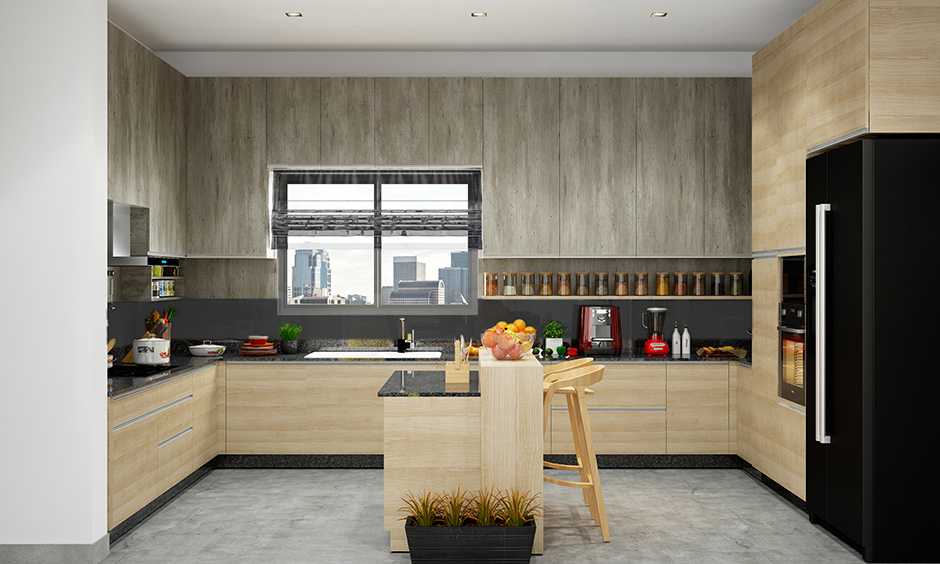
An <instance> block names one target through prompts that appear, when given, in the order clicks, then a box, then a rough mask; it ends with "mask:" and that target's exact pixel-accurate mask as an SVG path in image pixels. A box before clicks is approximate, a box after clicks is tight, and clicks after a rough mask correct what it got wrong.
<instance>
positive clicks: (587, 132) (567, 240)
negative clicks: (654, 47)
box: [559, 78, 637, 255]
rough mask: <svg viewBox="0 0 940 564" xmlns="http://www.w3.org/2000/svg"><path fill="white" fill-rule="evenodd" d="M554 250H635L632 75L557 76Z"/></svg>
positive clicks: (602, 252) (595, 252) (569, 252)
mask: <svg viewBox="0 0 940 564" xmlns="http://www.w3.org/2000/svg"><path fill="white" fill-rule="evenodd" d="M560 100H561V102H560V103H561V107H560V112H559V113H560V128H561V135H560V148H559V154H560V159H561V162H560V167H559V169H560V171H561V178H560V198H561V207H562V209H564V213H562V214H560V233H561V241H560V245H561V247H560V251H559V252H560V253H561V254H562V255H578V254H588V255H608V254H610V255H622V254H633V253H635V252H636V157H637V155H636V142H637V137H636V79H633V78H563V79H561V96H560Z"/></svg>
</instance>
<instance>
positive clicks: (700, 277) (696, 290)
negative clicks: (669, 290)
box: [692, 272, 705, 296]
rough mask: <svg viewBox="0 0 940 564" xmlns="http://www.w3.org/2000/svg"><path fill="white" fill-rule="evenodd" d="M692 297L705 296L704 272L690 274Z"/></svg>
mask: <svg viewBox="0 0 940 564" xmlns="http://www.w3.org/2000/svg"><path fill="white" fill-rule="evenodd" d="M692 295H693V296H704V295H705V273H704V272H693V273H692Z"/></svg>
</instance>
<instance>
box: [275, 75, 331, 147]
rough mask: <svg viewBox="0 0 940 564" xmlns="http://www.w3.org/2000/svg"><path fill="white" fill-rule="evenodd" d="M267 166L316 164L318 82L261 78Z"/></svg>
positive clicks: (318, 144)
mask: <svg viewBox="0 0 940 564" xmlns="http://www.w3.org/2000/svg"><path fill="white" fill-rule="evenodd" d="M265 87H266V96H265V107H266V111H265V115H266V119H267V125H266V127H265V136H266V138H267V162H268V164H294V165H305V164H318V163H319V162H320V79H318V78H267V79H265Z"/></svg>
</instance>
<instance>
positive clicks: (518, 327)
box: [512, 319, 526, 333]
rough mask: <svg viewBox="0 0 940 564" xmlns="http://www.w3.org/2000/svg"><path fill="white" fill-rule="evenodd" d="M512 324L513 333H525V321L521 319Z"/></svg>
mask: <svg viewBox="0 0 940 564" xmlns="http://www.w3.org/2000/svg"><path fill="white" fill-rule="evenodd" d="M512 324H513V331H516V332H517V333H518V332H521V331H524V330H525V328H526V324H525V321H523V320H521V319H517V320H515V321H513V322H512Z"/></svg>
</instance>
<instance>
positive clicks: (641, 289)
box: [633, 272, 650, 296]
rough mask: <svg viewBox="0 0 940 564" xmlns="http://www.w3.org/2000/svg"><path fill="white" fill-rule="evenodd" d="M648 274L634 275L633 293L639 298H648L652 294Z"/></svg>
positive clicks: (635, 273)
mask: <svg viewBox="0 0 940 564" xmlns="http://www.w3.org/2000/svg"><path fill="white" fill-rule="evenodd" d="M647 274H648V273H646V272H634V273H633V293H634V295H637V296H646V295H649V293H650V287H649V279H648V278H647Z"/></svg>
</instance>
